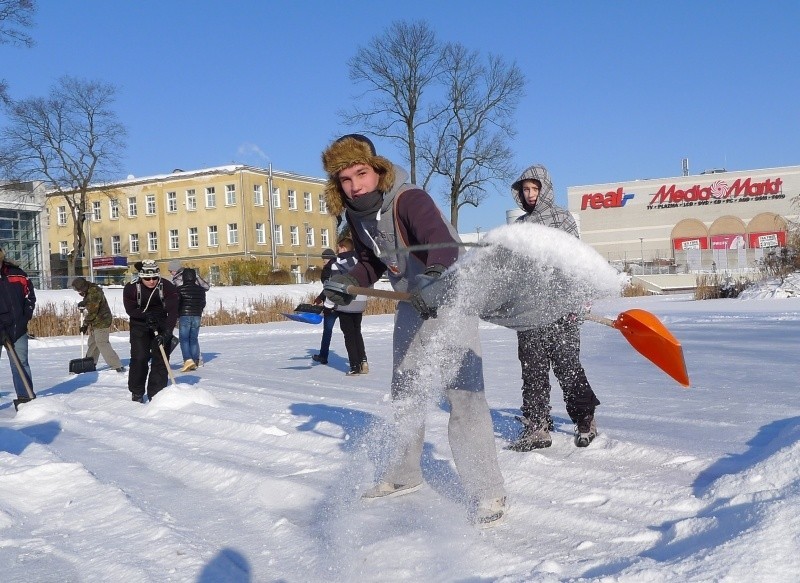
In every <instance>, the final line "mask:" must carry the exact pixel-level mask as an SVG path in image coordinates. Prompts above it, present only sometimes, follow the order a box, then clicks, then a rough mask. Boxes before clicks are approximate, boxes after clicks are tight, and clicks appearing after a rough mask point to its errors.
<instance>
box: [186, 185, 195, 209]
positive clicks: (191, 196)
mask: <svg viewBox="0 0 800 583" xmlns="http://www.w3.org/2000/svg"><path fill="white" fill-rule="evenodd" d="M186 210H187V211H196V210H197V195H196V194H195V192H194V188H190V189H189V190H187V191H186Z"/></svg>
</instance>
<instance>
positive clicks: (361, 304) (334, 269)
mask: <svg viewBox="0 0 800 583" xmlns="http://www.w3.org/2000/svg"><path fill="white" fill-rule="evenodd" d="M337 251H338V252H339V253H338V254H337V256H336V262H335V263H334V264H333V265H331V275H332V276H333V275H335V274H337V273H348V272H350V271H351V270H352V269H353V268H354V267H355V266H356V265H357V264H358V257H357V255H356V253H355V251H353V240H352V239H351V238H350V237H344V238H342V240H341V241H339V244H338V246H337ZM366 307H367V297H366V296H356V297H355V299H354V300H352V301H351V302H349V303H348V304H347V305H338V306H336V308H335V311H336V313H337V314H339V328H341V330H342V335H343V336H344V346H345V349H346V350H347V360H348V361H349V363H350V370H348V371H347V373H346V374H347V375H348V376H354V375H362V374H367V373H369V363H368V362H367V351H366V349H365V348H364V336H363V334H361V321H362V319H363V318H364V310H365V309H366Z"/></svg>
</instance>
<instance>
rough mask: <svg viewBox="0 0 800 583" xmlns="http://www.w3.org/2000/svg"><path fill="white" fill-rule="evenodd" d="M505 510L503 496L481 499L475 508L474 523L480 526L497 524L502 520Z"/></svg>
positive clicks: (506, 508) (485, 526)
mask: <svg viewBox="0 0 800 583" xmlns="http://www.w3.org/2000/svg"><path fill="white" fill-rule="evenodd" d="M507 511H508V506H507V505H506V497H505V496H501V497H499V498H489V499H487V500H481V501H480V502H478V507H477V508H476V509H475V524H476V525H478V526H479V527H481V528H487V527H490V526H497V525H498V524H500V523H501V522H503V520H504V519H505V517H506V512H507Z"/></svg>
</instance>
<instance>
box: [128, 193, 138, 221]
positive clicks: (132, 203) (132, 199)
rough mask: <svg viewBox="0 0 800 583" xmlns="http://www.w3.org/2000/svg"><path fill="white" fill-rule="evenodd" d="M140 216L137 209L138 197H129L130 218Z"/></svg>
mask: <svg viewBox="0 0 800 583" xmlns="http://www.w3.org/2000/svg"><path fill="white" fill-rule="evenodd" d="M137 214H139V211H138V210H137V209H136V197H135V196H129V197H128V217H135V216H136V215H137Z"/></svg>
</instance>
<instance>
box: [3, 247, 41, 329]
mask: <svg viewBox="0 0 800 583" xmlns="http://www.w3.org/2000/svg"><path fill="white" fill-rule="evenodd" d="M35 307H36V293H35V292H34V291H33V284H32V283H31V280H30V279H28V274H27V273H25V272H24V271H23V270H22V269H21V268H20V267H19V266H18V265H17V264H15V263H12V262H10V261H7V260H6V261H3V262H2V263H0V336H2V334H5V335H6V336H8V338H9V339H10V340H11V342H16V341H17V340H18V339H19V338H20V337H22V335H23V334H25V333H26V332H27V331H28V322H30V320H31V318H33V309H34V308H35ZM0 340H2V338H1V337H0Z"/></svg>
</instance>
